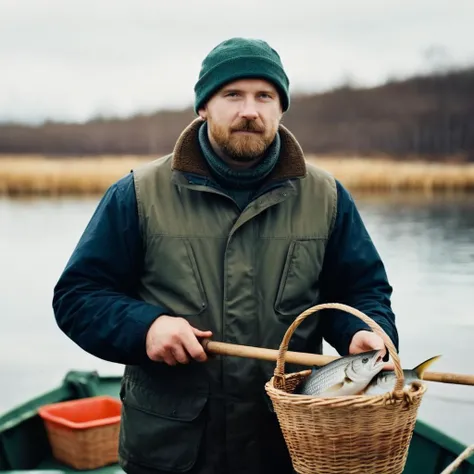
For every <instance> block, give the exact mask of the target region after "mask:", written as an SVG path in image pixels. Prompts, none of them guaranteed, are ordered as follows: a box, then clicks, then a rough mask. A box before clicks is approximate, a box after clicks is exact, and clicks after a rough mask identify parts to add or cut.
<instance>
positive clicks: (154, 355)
mask: <svg viewBox="0 0 474 474" xmlns="http://www.w3.org/2000/svg"><path fill="white" fill-rule="evenodd" d="M211 336H212V332H211V331H200V330H199V329H196V328H194V327H192V326H191V325H190V324H189V323H188V321H186V319H184V318H179V317H172V316H166V315H163V316H160V317H159V318H157V319H156V320H155V321H154V322H153V324H152V325H151V326H150V329H149V330H148V333H147V335H146V353H147V355H148V357H149V358H150V359H151V360H153V361H155V362H165V363H166V364H168V365H176V364H177V363H180V364H187V363H188V362H189V360H190V358H192V359H195V360H197V361H199V362H205V361H206V360H207V355H206V352H205V351H204V348H203V346H202V345H201V344H200V342H199V341H198V339H197V338H198V337H202V338H205V337H206V338H209V337H211Z"/></svg>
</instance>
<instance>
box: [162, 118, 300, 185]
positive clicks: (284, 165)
mask: <svg viewBox="0 0 474 474" xmlns="http://www.w3.org/2000/svg"><path fill="white" fill-rule="evenodd" d="M201 124H202V119H201V118H200V117H198V118H197V119H195V120H193V121H192V122H191V123H190V124H189V125H188V126H187V127H186V128H185V129H184V130H183V132H182V133H181V135H180V136H179V138H178V140H177V142H176V145H175V147H174V151H173V161H172V165H171V167H172V169H173V170H176V171H182V172H184V173H192V174H197V175H201V176H206V177H211V172H210V169H209V166H208V164H207V163H206V159H205V158H204V156H203V154H202V151H201V147H200V145H199V139H198V131H199V127H200V125H201ZM279 131H280V137H281V149H280V158H279V159H278V162H277V164H276V165H275V167H274V168H273V171H272V172H271V173H270V175H269V177H268V178H267V180H266V181H267V182H268V181H277V180H284V179H292V178H303V177H304V176H305V175H306V162H305V159H304V153H303V150H302V149H301V146H300V144H299V143H298V141H297V140H296V138H295V137H294V135H293V134H292V133H291V132H290V131H289V130H288V129H287V128H286V127H284V126H283V125H281V124H280V126H279Z"/></svg>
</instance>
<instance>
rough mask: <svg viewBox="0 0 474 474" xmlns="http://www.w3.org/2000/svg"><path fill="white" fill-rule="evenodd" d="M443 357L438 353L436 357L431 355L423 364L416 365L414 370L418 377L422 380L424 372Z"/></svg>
mask: <svg viewBox="0 0 474 474" xmlns="http://www.w3.org/2000/svg"><path fill="white" fill-rule="evenodd" d="M440 357H441V355H437V356H434V357H430V358H429V359H427V360H425V361H424V362H422V363H421V364H419V365H417V366H416V367H414V368H413V372H415V373H416V375H417V376H418V378H419V379H420V380H422V379H423V374H424V373H425V371H426V369H427V368H428V367H429V366H430V365H431V364H432V363H433V362H435V361H436V360H438V359H439V358H440Z"/></svg>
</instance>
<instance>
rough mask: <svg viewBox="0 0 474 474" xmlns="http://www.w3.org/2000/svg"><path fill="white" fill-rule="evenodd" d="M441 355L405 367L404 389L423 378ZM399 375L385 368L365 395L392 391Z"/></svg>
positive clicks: (366, 390)
mask: <svg viewBox="0 0 474 474" xmlns="http://www.w3.org/2000/svg"><path fill="white" fill-rule="evenodd" d="M440 357H441V356H440V355H437V356H434V357H430V358H429V359H427V360H425V361H424V362H422V363H421V364H419V365H417V366H416V367H414V368H413V369H404V370H403V378H404V379H405V386H404V389H405V390H406V389H408V387H409V386H410V384H411V383H412V382H415V381H418V382H420V381H421V380H423V373H424V372H425V370H426V369H427V368H428V367H429V366H430V365H431V364H432V363H433V362H434V361H436V360H438V359H439V358H440ZM396 380H397V376H396V375H395V372H394V371H393V370H383V371H381V372H380V373H378V374H377V375H376V376H375V377H374V378H373V380H372V381H371V382H370V384H369V385H368V386H367V388H366V389H365V390H364V395H381V394H383V393H386V392H391V391H392V390H393V389H394V387H395V382H396Z"/></svg>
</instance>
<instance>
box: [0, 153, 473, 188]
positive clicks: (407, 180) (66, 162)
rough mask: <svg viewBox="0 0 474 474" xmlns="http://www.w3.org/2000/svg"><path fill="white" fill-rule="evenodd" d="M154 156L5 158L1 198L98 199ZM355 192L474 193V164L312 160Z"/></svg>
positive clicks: (0, 175)
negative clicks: (60, 196) (49, 196)
mask: <svg viewBox="0 0 474 474" xmlns="http://www.w3.org/2000/svg"><path fill="white" fill-rule="evenodd" d="M151 159H153V158H152V157H146V158H143V157H138V156H123V157H116V156H101V157H97V158H76V159H72V158H67V159H57V158H56V159H47V158H45V157H42V156H36V155H28V156H18V157H15V156H1V155H0V195H7V196H27V195H30V196H31V195H51V196H55V195H56V196H57V195H91V194H92V195H93V194H101V193H103V192H104V191H105V190H106V189H107V187H108V186H110V184H112V183H113V182H114V181H115V180H117V179H119V178H120V177H122V176H124V175H125V174H127V173H128V172H129V171H130V169H131V168H133V167H135V166H137V165H138V164H140V163H143V162H144V161H149V160H151ZM308 161H311V162H314V163H317V164H318V165H319V166H321V167H322V168H324V169H326V170H328V171H329V172H331V173H332V174H333V175H334V176H335V177H336V178H338V179H339V180H340V181H341V182H342V183H344V185H345V186H346V187H347V188H348V189H349V190H351V191H370V192H387V191H400V190H403V191H414V192H423V193H436V192H467V191H474V164H440V163H427V162H414V161H412V162H400V161H390V160H386V159H375V158H374V159H372V158H371V159H365V158H328V157H317V156H310V157H308Z"/></svg>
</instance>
